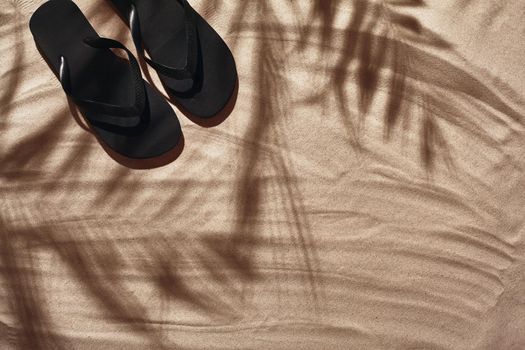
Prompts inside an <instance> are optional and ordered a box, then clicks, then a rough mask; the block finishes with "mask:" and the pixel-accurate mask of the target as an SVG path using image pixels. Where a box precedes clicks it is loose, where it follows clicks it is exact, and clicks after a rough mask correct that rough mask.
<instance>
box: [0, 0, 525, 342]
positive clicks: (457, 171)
mask: <svg viewBox="0 0 525 350" xmlns="http://www.w3.org/2000/svg"><path fill="white" fill-rule="evenodd" d="M75 2H76V3H77V4H78V6H79V7H80V8H81V9H82V11H83V12H84V13H85V15H86V17H87V18H88V19H89V20H90V21H91V23H92V24H93V25H94V27H95V28H96V29H97V31H98V32H99V33H100V35H102V36H106V37H112V38H117V39H118V40H120V41H122V42H124V43H125V44H126V45H127V46H128V47H130V48H131V47H132V43H131V40H130V36H129V32H128V31H127V29H126V27H125V26H124V24H123V23H122V21H121V20H120V19H119V18H118V17H117V16H116V14H115V12H114V11H113V10H112V9H111V8H110V7H109V6H108V2H107V1H103V0H93V1H88V0H82V1H81V0H76V1H75ZM190 2H191V3H192V4H193V5H194V7H195V8H196V9H197V10H198V11H199V12H200V13H201V14H202V15H203V16H204V17H205V18H206V19H207V20H208V21H209V22H210V23H211V24H212V25H213V26H214V27H215V28H216V30H217V31H218V32H219V33H220V34H221V35H222V37H223V38H224V39H225V41H226V42H227V43H228V45H229V46H230V47H231V49H232V51H233V52H234V55H235V57H236V61H237V65H238V70H239V82H240V83H239V91H238V95H237V99H236V101H235V106H234V109H233V111H232V113H231V114H230V115H229V116H228V117H227V118H226V119H225V120H224V121H223V122H222V123H220V124H219V125H216V126H213V127H203V126H200V125H196V124H194V123H193V122H191V121H190V120H189V119H187V118H186V117H185V116H184V115H183V114H182V113H181V112H177V113H178V115H179V119H180V121H181V123H182V126H183V132H184V139H185V141H184V147H183V150H182V152H181V153H180V155H179V156H178V158H177V159H176V160H174V161H173V162H171V163H169V164H167V165H165V166H162V167H158V168H154V169H149V170H144V169H131V168H129V166H131V167H140V165H137V164H131V163H125V164H124V165H123V164H119V163H118V162H117V161H115V160H113V159H112V158H111V157H110V156H109V155H108V154H107V153H106V152H105V151H104V149H103V148H102V147H101V146H100V144H99V143H98V142H97V141H96V139H95V138H94V137H93V136H92V135H90V133H89V132H87V131H86V130H84V129H83V128H81V127H80V126H79V124H78V123H77V121H75V119H74V118H73V117H72V113H73V112H72V110H70V107H69V106H68V103H67V100H66V98H65V95H64V93H63V91H62V89H61V88H60V85H59V83H58V81H57V79H56V78H55V76H54V75H53V73H52V72H51V70H50V69H49V68H48V67H47V65H46V63H45V62H44V60H43V59H42V57H41V56H40V54H39V53H38V51H37V50H36V48H35V45H34V42H33V39H32V36H31V33H30V32H29V28H28V21H29V18H30V16H31V14H32V13H33V12H34V11H35V9H36V8H37V7H38V6H39V5H40V4H42V3H43V1H29V0H0V50H1V53H2V60H1V62H2V63H1V64H0V77H1V78H0V128H1V129H0V130H1V131H0V253H1V255H0V349H2V350H4V349H6V350H8V349H31V350H38V349H68V350H69V349H385V350H391V349H451V350H458V349H480V350H481V349H483V350H494V349H505V350H507V349H508V350H510V349H513V350H519V349H525V332H524V331H523V330H524V329H525V259H524V257H525V245H524V242H525V240H524V204H525V196H524V190H525V173H524V171H523V169H524V166H525V156H524V155H525V135H524V132H525V125H524V122H525V120H524V116H525V65H524V64H523V63H524V62H525V41H524V39H523V38H524V33H525V22H524V21H523V18H524V15H525V3H524V2H523V1H521V0H514V1H489V0H478V1H468V0H462V1H459V0H424V1H423V0H420V1H417V0H385V1H364V0H360V1H358V0H355V1H352V0H331V1H329V0H309V1H307V0H301V1H285V0H241V1H233V0H231V1H226V0H223V1H221V0H193V1H190ZM65 30H67V29H66V28H65ZM149 73H150V75H151V79H152V80H153V82H154V83H155V84H156V85H157V86H159V88H160V84H158V82H159V80H158V77H157V76H156V74H155V72H154V71H153V70H150V72H149Z"/></svg>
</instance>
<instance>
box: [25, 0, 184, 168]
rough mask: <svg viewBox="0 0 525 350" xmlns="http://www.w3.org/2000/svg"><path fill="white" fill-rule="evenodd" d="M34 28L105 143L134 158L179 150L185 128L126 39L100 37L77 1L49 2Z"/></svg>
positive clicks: (70, 92)
mask: <svg viewBox="0 0 525 350" xmlns="http://www.w3.org/2000/svg"><path fill="white" fill-rule="evenodd" d="M29 27H30V29H31V32H32V34H33V36H34V39H35V42H36V45H37V47H38V48H39V50H40V52H41V54H42V55H43V56H44V58H45V59H46V61H47V62H48V64H49V66H50V68H51V69H52V70H53V72H54V73H55V75H57V77H58V78H59V80H60V83H61V85H62V88H63V89H64V91H65V92H66V94H67V95H68V97H69V98H70V99H71V100H72V101H73V102H74V103H75V104H76V105H77V107H78V109H79V111H80V112H81V114H82V115H83V116H84V119H85V120H86V122H87V124H88V125H89V127H90V129H91V131H92V132H93V133H94V134H95V136H96V137H97V138H98V139H99V140H100V141H101V142H103V143H104V144H105V146H108V147H109V148H110V149H111V150H112V151H114V152H116V153H117V154H119V155H121V156H124V157H127V158H131V159H149V158H153V157H158V156H161V155H163V154H166V153H168V152H169V151H171V150H173V149H175V148H176V146H177V145H178V143H179V141H180V140H181V138H182V132H181V127H180V124H179V121H178V119H177V116H176V115H175V112H174V111H173V109H172V108H171V106H170V105H169V103H168V102H167V101H166V100H165V99H164V98H163V96H162V95H161V94H160V93H159V92H158V91H157V90H156V89H154V88H152V87H151V86H150V85H149V84H148V83H147V82H146V81H144V80H143V78H142V75H141V71H140V66H139V64H138V62H137V60H136V59H135V58H134V57H133V54H132V53H131V52H130V51H129V50H128V49H127V48H126V47H125V46H124V45H122V44H121V43H120V42H118V41H116V40H112V39H107V38H102V37H100V36H99V35H98V34H97V32H96V31H95V30H94V29H93V27H92V26H91V25H90V24H89V22H88V21H87V19H86V18H85V16H84V15H83V14H82V12H81V11H80V9H79V8H78V7H77V6H76V5H75V4H74V3H73V2H72V1H71V0H50V1H47V2H45V3H44V4H43V5H42V6H40V7H39V8H38V9H37V10H36V11H35V13H34V14H33V16H32V17H31V20H30V23H29ZM64 28H67V30H64ZM115 49H117V50H123V51H124V52H125V53H126V54H127V56H128V59H127V60H126V59H123V58H121V57H119V56H117V55H116V54H115V53H114V52H113V51H112V50H115Z"/></svg>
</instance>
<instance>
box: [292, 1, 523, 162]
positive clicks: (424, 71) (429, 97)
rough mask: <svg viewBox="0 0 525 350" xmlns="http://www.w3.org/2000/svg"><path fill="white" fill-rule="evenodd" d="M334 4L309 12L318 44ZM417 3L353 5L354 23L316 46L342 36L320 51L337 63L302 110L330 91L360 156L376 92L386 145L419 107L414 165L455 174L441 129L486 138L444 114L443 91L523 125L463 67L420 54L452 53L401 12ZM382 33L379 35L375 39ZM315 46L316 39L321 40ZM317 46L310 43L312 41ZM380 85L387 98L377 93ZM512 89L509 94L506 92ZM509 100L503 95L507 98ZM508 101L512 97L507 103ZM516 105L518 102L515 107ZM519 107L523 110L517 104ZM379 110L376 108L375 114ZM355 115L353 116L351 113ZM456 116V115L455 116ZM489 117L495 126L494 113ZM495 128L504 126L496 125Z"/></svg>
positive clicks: (466, 119)
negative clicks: (351, 89)
mask: <svg viewBox="0 0 525 350" xmlns="http://www.w3.org/2000/svg"><path fill="white" fill-rule="evenodd" d="M337 2H338V1H321V0H318V1H316V2H315V5H314V6H321V7H323V6H324V7H325V8H326V9H325V10H324V12H323V11H321V10H317V11H315V12H313V14H312V17H311V18H309V19H308V21H309V22H314V23H315V22H316V21H320V22H321V26H320V29H319V30H318V31H319V32H320V34H319V37H320V38H323V35H325V34H323V33H327V32H329V31H328V29H327V28H326V27H331V26H332V22H333V19H331V18H329V17H326V16H324V15H323V13H325V12H328V11H329V9H330V8H331V7H332V6H334V3H337ZM423 5H424V3H423V2H422V1H409V0H407V1H402V0H397V1H396V0H389V1H385V2H379V3H375V2H369V1H364V0H353V10H352V18H350V20H349V21H348V23H347V25H346V27H345V28H343V29H341V30H339V31H332V35H333V36H334V37H333V38H331V39H328V40H325V39H323V41H322V42H326V41H328V42H332V41H334V40H335V37H336V36H337V35H341V36H342V38H343V39H342V43H341V48H340V49H335V48H332V46H331V45H323V46H320V47H321V48H322V50H321V57H323V56H324V55H327V54H330V55H333V54H336V55H337V56H338V57H339V58H338V59H337V60H336V62H335V64H334V66H333V67H329V69H328V76H329V78H328V82H327V83H326V87H324V88H320V89H319V91H323V92H322V93H320V94H318V95H314V96H311V97H310V98H308V99H307V102H308V103H318V102H321V101H324V100H326V99H327V98H328V97H329V94H325V93H324V91H332V92H333V95H335V96H336V100H337V103H338V106H339V115H340V117H341V119H342V122H343V124H344V125H345V127H346V131H347V134H348V137H349V143H350V144H351V145H352V146H353V147H354V148H356V150H359V149H361V147H362V145H361V142H360V139H361V136H362V135H361V134H362V131H361V130H362V125H363V123H364V118H365V117H366V116H367V115H368V114H369V113H370V108H371V106H372V103H373V100H374V97H375V96H376V95H377V94H378V93H379V92H381V93H383V94H386V96H387V100H386V102H385V104H384V106H383V107H382V111H383V113H384V115H383V125H384V140H385V142H388V141H390V140H392V138H393V137H395V134H396V133H398V132H399V131H398V130H397V129H398V125H399V122H400V121H401V120H404V121H403V123H402V125H403V128H402V130H401V131H402V132H406V131H407V130H408V125H410V123H412V122H409V120H408V119H409V118H410V115H411V113H410V110H409V109H410V107H411V106H413V105H417V106H418V107H419V109H420V110H421V111H422V113H423V114H422V115H421V116H419V117H418V118H417V119H418V120H419V121H420V122H419V125H417V127H418V128H419V129H420V130H421V132H420V139H419V148H420V155H421V156H420V160H421V163H422V164H423V167H424V168H425V169H426V170H427V171H429V172H432V171H433V170H434V167H435V165H436V162H437V161H438V160H439V159H442V160H443V162H444V163H445V164H446V165H447V168H449V169H450V168H451V167H453V164H454V162H453V157H452V154H451V151H450V149H449V147H448V142H447V140H446V136H445V135H444V134H443V131H442V128H441V126H440V125H441V124H448V125H454V126H460V127H462V128H463V129H464V131H466V132H467V133H470V134H472V135H475V136H476V137H479V138H480V139H481V141H482V142H487V141H488V140H487V139H488V138H489V137H488V135H481V134H480V132H479V127H477V126H476V123H478V122H479V121H477V120H473V118H472V117H471V116H469V115H465V114H464V113H458V114H457V115H456V114H454V113H449V112H448V111H449V110H450V106H449V105H450V103H449V100H448V99H447V98H443V99H442V98H436V96H442V93H441V92H442V91H447V92H449V93H450V92H453V93H455V94H457V95H459V94H462V95H465V96H467V97H468V98H471V99H474V100H477V101H479V102H481V103H483V104H485V105H487V106H489V107H490V108H493V109H495V110H497V111H499V112H501V113H503V114H505V115H506V116H508V117H509V118H510V119H512V120H513V121H514V122H516V123H522V121H521V113H520V112H519V111H518V110H516V109H515V108H514V107H511V105H510V104H509V103H508V102H506V101H505V100H504V99H503V98H502V97H500V92H496V91H494V88H492V87H489V86H488V85H487V84H485V83H484V82H483V81H481V80H480V79H479V78H476V77H475V76H474V75H473V73H471V72H470V70H469V69H468V68H460V67H459V66H457V65H455V64H454V63H451V62H450V60H447V59H444V58H441V57H440V56H438V55H436V54H433V53H431V51H430V50H425V49H423V48H421V47H428V48H432V49H433V50H441V51H450V50H451V49H452V48H451V46H450V44H449V43H447V42H446V41H445V40H444V39H443V38H441V37H440V36H439V35H438V34H436V33H434V32H432V31H430V30H429V29H426V28H425V27H424V26H423V25H422V24H421V23H420V22H419V21H418V20H417V19H416V18H414V17H412V16H410V15H406V14H404V13H402V12H400V9H401V8H409V7H416V6H423ZM377 33H380V34H377ZM303 35H304V36H303V37H302V38H301V39H300V43H299V47H300V48H303V47H304V46H305V42H309V41H311V39H310V37H311V36H312V33H311V31H306V32H304V33H303ZM319 40H320V39H319ZM314 42H315V41H314ZM354 61H357V71H356V72H355V73H354V72H351V71H350V70H349V69H350V66H351V64H352V63H353V62H354ZM350 78H352V80H353V81H355V85H356V87H357V92H358V97H357V107H356V108H350V105H349V103H350V102H349V98H348V97H347V89H348V86H349V84H350ZM383 86H386V87H387V88H386V91H383V90H384V88H383ZM509 90H510V89H509ZM509 98H510V97H509V96H507V98H506V99H509ZM510 99H512V98H510ZM515 101H516V100H515ZM517 103H518V104H523V102H521V101H519V102H517ZM379 110H381V108H379ZM354 111H355V112H354ZM456 112H458V110H456ZM487 117H488V118H490V119H492V120H494V119H501V118H499V117H497V116H495V115H494V113H492V114H488V116H487ZM497 122H498V123H500V124H503V123H506V122H505V121H501V120H499V121H497Z"/></svg>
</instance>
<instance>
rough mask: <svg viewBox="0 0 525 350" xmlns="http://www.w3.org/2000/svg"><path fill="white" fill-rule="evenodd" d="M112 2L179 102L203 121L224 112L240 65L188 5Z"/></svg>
mask: <svg viewBox="0 0 525 350" xmlns="http://www.w3.org/2000/svg"><path fill="white" fill-rule="evenodd" d="M110 1H111V2H112V3H113V4H114V5H115V7H116V8H117V10H118V11H119V12H120V13H121V15H122V17H123V18H124V19H125V20H126V21H127V24H128V25H129V27H130V29H131V34H132V36H133V41H134V42H135V45H136V47H137V51H138V52H139V54H141V55H143V57H144V59H145V61H146V62H147V63H148V64H149V65H150V66H151V67H153V68H154V69H155V70H156V71H157V73H158V74H159V77H160V79H161V81H162V83H163V85H164V87H165V88H166V90H167V91H168V93H169V94H170V95H171V96H172V97H173V99H174V100H175V102H176V103H177V104H178V105H179V106H180V107H182V109H183V110H185V111H187V112H189V113H191V114H192V115H194V116H197V117H201V118H209V117H213V116H215V115H216V114H218V113H219V112H221V110H222V109H223V108H224V107H225V106H226V105H227V103H228V101H229V100H230V98H231V97H232V95H233V93H234V91H235V88H236V85H237V79H238V78H237V69H236V67H235V60H234V58H233V55H232V53H231V51H230V49H229V48H228V46H227V45H226V43H225V42H224V41H223V40H222V38H221V37H220V36H219V34H217V32H215V30H214V29H213V28H212V27H211V26H210V25H209V24H208V23H207V22H206V21H205V20H204V19H203V18H202V17H201V16H200V15H199V14H198V13H197V12H196V11H195V10H194V9H193V8H192V7H191V6H190V5H189V4H188V2H187V0H156V1H151V0H110ZM144 49H145V50H146V51H147V52H148V54H149V57H150V58H147V57H145V54H144Z"/></svg>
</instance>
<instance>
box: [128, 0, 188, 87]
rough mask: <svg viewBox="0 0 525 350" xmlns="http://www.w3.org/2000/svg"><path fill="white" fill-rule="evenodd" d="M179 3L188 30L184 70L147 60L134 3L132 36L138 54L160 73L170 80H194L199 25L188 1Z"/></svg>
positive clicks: (132, 6) (130, 19) (130, 22)
mask: <svg viewBox="0 0 525 350" xmlns="http://www.w3.org/2000/svg"><path fill="white" fill-rule="evenodd" d="M175 1H179V2H180V3H181V4H182V7H183V8H184V26H185V30H186V45H187V56H186V64H185V66H184V67H182V68H175V67H169V66H166V65H164V64H162V63H158V62H155V61H154V60H152V59H150V58H147V57H146V56H145V54H144V48H143V46H142V34H141V31H140V21H139V15H138V11H137V8H136V7H135V4H134V1H132V5H131V12H130V15H129V17H130V18H129V26H130V29H131V36H132V37H133V42H134V44H135V47H136V48H137V52H138V53H139V55H141V56H142V57H143V58H144V60H145V61H146V62H147V63H148V64H149V65H150V66H151V67H153V69H155V70H156V71H157V72H158V73H160V74H162V75H165V76H167V77H170V78H174V79H179V80H184V79H192V78H193V76H194V75H195V71H196V69H197V56H198V45H197V40H198V38H197V35H198V33H197V24H196V22H195V15H194V13H193V10H192V8H191V7H190V5H189V4H188V1H187V0H175Z"/></svg>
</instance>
